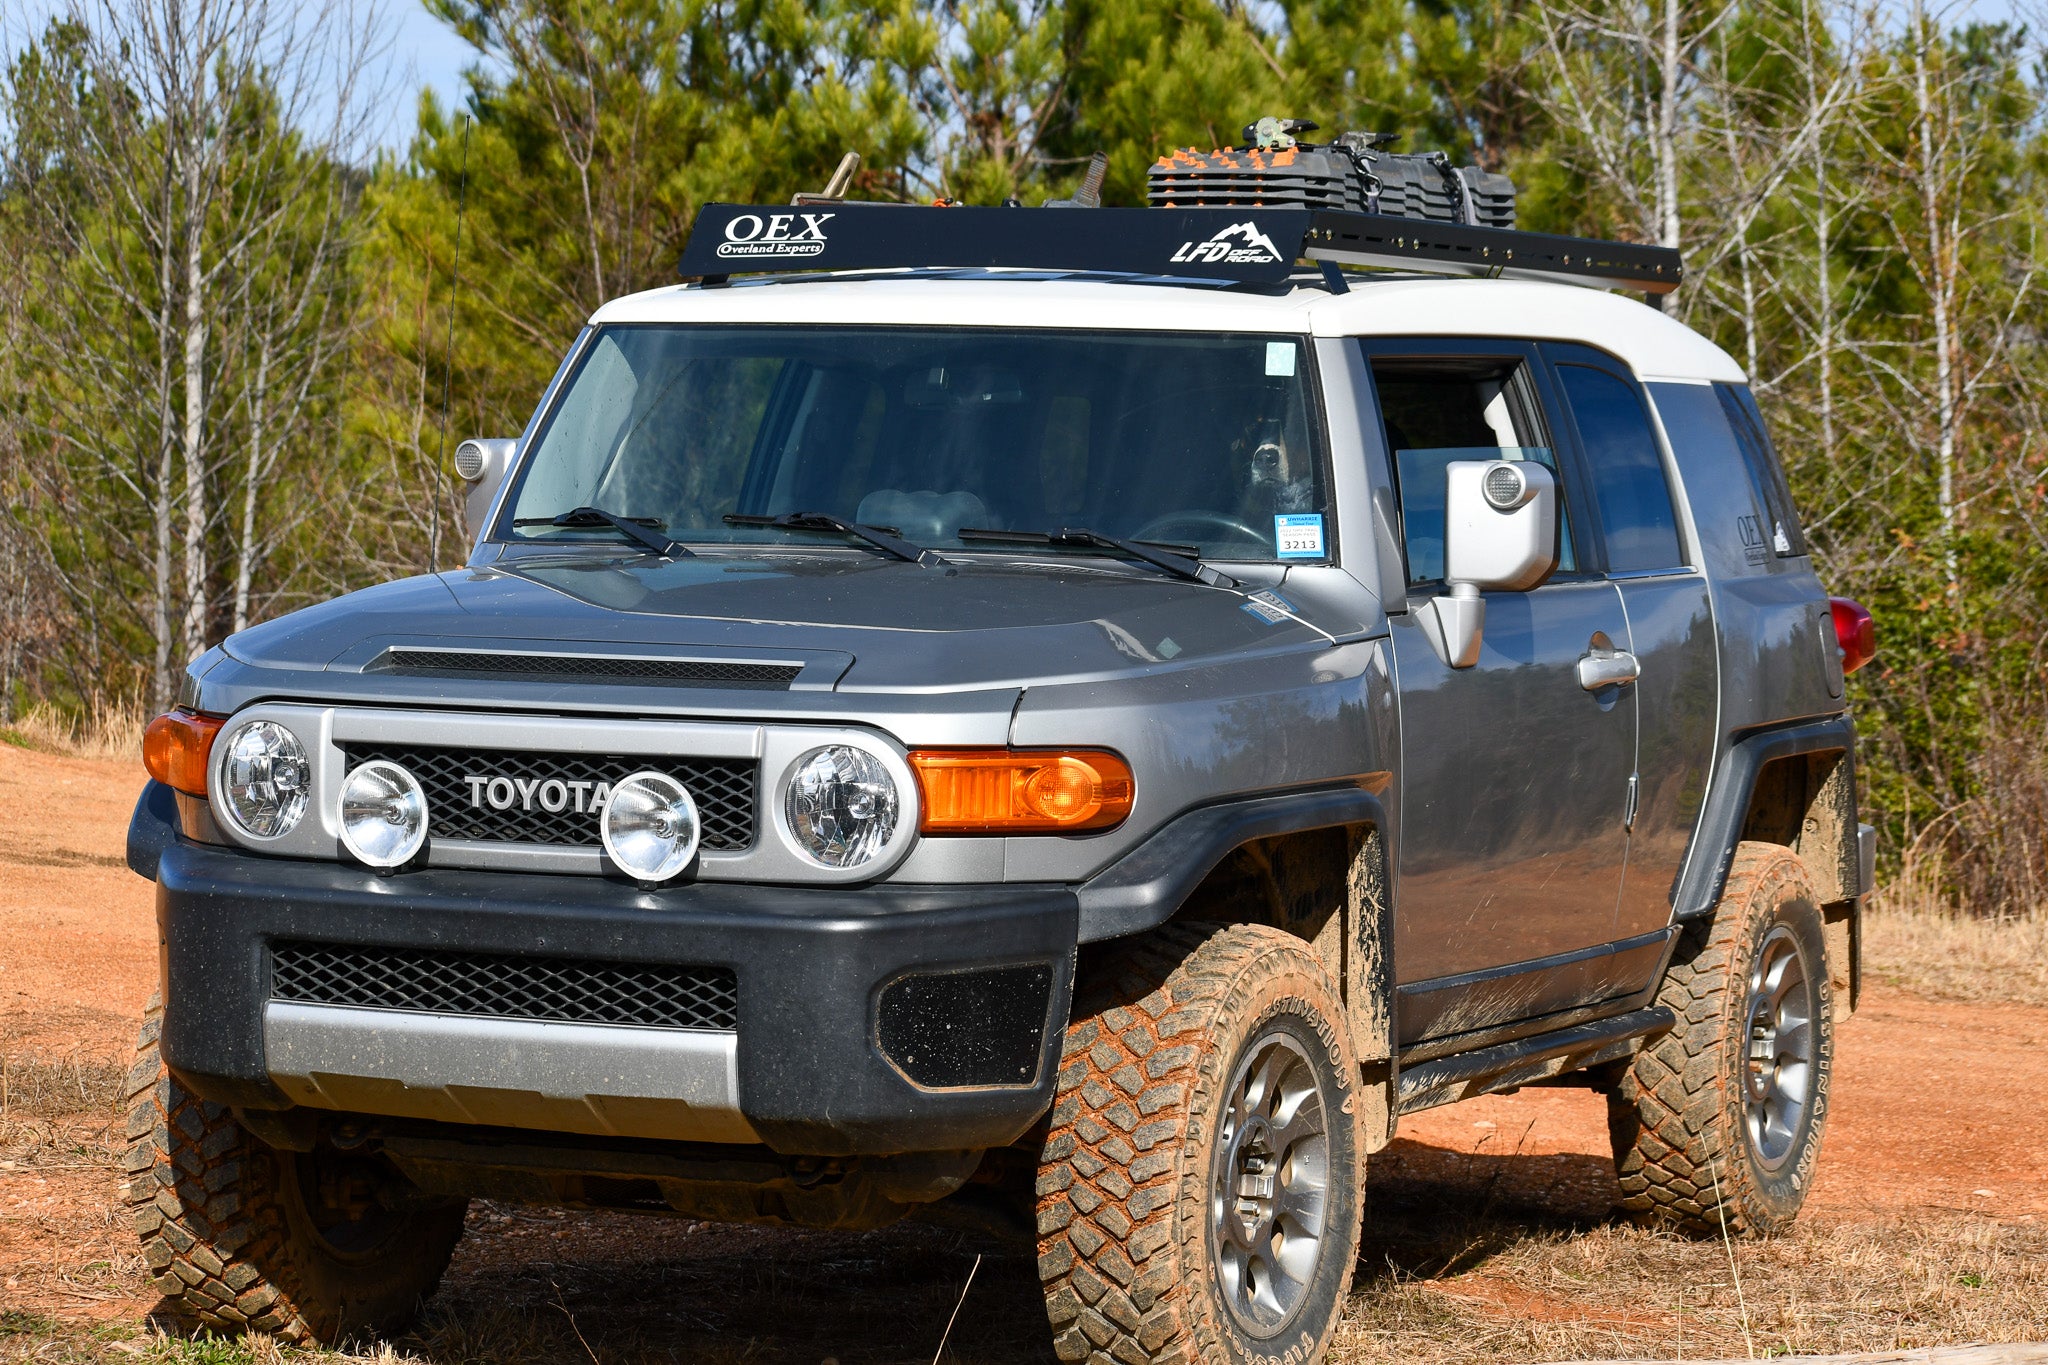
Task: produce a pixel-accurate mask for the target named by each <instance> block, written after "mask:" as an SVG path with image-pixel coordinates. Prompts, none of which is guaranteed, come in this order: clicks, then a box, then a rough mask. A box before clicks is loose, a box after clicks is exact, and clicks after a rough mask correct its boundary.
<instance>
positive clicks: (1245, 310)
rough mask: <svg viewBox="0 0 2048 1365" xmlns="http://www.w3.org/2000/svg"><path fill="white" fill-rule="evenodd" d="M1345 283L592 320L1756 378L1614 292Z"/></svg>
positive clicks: (964, 296) (754, 304) (778, 290)
mask: <svg viewBox="0 0 2048 1365" xmlns="http://www.w3.org/2000/svg"><path fill="white" fill-rule="evenodd" d="M1345 278H1346V280H1347V282H1348V283H1349V284H1350V286H1351V290H1350V292H1349V293H1346V294H1332V293H1330V292H1329V291H1328V290H1327V289H1324V288H1321V287H1320V286H1317V285H1309V284H1298V285H1296V286H1295V287H1294V288H1292V289H1289V290H1287V291H1286V292H1279V291H1273V292H1265V293H1261V292H1254V291H1249V290H1235V289H1221V288H1216V287H1213V286H1208V287H1205V286H1199V285H1195V286H1189V285H1173V284H1164V283H1159V282H1144V281H1139V280H1120V279H1116V278H1113V277H1100V276H1097V277H1088V276H1066V275H1047V274H1045V273H1042V272H1030V271H1016V272H1007V271H995V270H991V271H957V272H933V273H925V274H917V273H912V272H902V273H898V274H881V275H875V274H863V275H857V276H834V275H812V276H800V277H783V278H771V279H766V280H758V281H757V280H743V281H741V282H739V283H736V284H733V285H730V286H726V287H723V288H716V289H705V288H702V287H699V286H695V285H670V286H668V287H666V288H663V289H651V290H648V291H647V292H646V293H643V294H632V295H628V296H627V297H625V298H622V299H614V300H613V301H612V302H610V303H608V304H606V305H604V307H602V308H600V309H598V310H597V312H596V313H595V314H594V315H593V316H592V317H591V321H592V322H593V323H616V322H700V323H712V322H724V323H730V322H759V323H785V324H786V323H818V324H835V323H836V324H841V325H846V324H867V325H871V326H873V325H886V326H911V327H963V326H965V327H1002V328H1033V327H1037V328H1080V329H1103V330H1123V331H1176V332H1180V331H1193V332H1285V333H1292V334H1294V335H1303V334H1306V335H1310V336H1322V337H1341V336H1444V337H1512V338H1518V339H1530V340H1540V341H1576V342H1580V343H1583V344H1584V345H1587V346H1594V347H1598V348H1599V349H1601V350H1604V351H1606V352H1608V353H1610V354H1612V355H1614V356H1617V357H1619V358H1620V359H1622V360H1623V361H1626V362H1627V363H1628V365H1629V368H1631V369H1632V370H1634V371H1635V372H1636V374H1637V376H1638V377H1640V378H1642V379H1645V380H1653V379H1676V380H1690V381H1693V382H1701V381H1707V380H1728V381H1738V382H1739V381H1740V380H1741V379H1742V378H1743V373H1742V368H1741V367H1740V366H1738V365H1737V364H1736V363H1735V361H1734V360H1733V359H1731V358H1730V357H1729V355H1728V353H1727V352H1725V351H1723V350H1722V349H1721V348H1720V347H1718V346H1716V345H1714V343H1713V342H1711V341H1708V340H1707V339H1706V338H1705V337H1703V336H1701V335H1700V334H1699V333H1697V332H1695V331H1693V330H1692V329H1691V328H1690V327H1687V326H1686V325H1685V324H1684V323H1681V322H1679V321H1677V320H1676V319H1675V318H1671V317H1667V316H1666V315H1665V314H1663V313H1660V312H1658V311H1657V310H1656V309H1654V308H1650V307H1648V306H1646V305H1645V304H1643V303H1642V302H1640V301H1639V300H1637V299H1634V298H1630V297H1625V296H1622V295H1619V294H1611V293H1608V292H1606V291H1604V290H1600V289H1590V288H1586V287H1584V286H1580V285H1571V284H1552V283H1545V282H1539V281H1532V280H1477V279H1449V278H1441V277H1429V276H1412V275H1359V274H1350V275H1347V276H1346V277H1345Z"/></svg>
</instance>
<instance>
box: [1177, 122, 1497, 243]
mask: <svg viewBox="0 0 2048 1365" xmlns="http://www.w3.org/2000/svg"><path fill="white" fill-rule="evenodd" d="M1315 126H1316V125H1315V124H1313V123H1310V122H1308V121H1307V120H1305V119H1274V118H1262V119H1260V120H1259V121H1258V122H1257V123H1255V124H1253V125H1251V126H1250V127H1248V128H1246V129H1245V130H1244V131H1245V142H1246V143H1247V144H1249V145H1247V146H1245V147H1241V148H1240V147H1227V148H1222V149H1220V150H1217V151H1213V152H1200V151H1197V150H1195V149H1194V148H1193V147H1189V148H1187V149H1185V150H1182V151H1176V152H1173V153H1172V154H1170V155H1168V156H1162V157H1160V158H1159V160H1157V161H1155V162H1154V163H1153V164H1152V169H1151V170H1150V171H1149V172H1147V175H1146V190H1145V193H1146V198H1147V200H1148V201H1149V202H1150V203H1152V204H1153V205H1154V206H1155V207H1162V208H1199V207H1209V206H1217V207H1223V206H1249V205H1261V206H1271V207H1273V208H1306V209H1337V210H1341V211H1344V212H1349V213H1378V214H1385V215H1387V216H1388V217H1393V218H1424V219H1428V220H1430V221H1433V222H1439V223H1463V224H1465V225H1466V226H1468V227H1489V228H1512V227H1514V225H1515V185H1514V182H1513V181H1512V180H1509V179H1508V178H1507V177H1506V176H1504V175H1495V174H1493V173H1492V172H1489V171H1482V170H1480V169H1479V168H1478V167H1477V166H1452V165H1451V159H1450V158H1449V157H1447V156H1445V155H1444V154H1443V153H1442V152H1410V153H1402V152H1390V151H1386V150H1384V148H1385V147H1386V145H1387V143H1389V142H1390V141H1392V138H1391V137H1390V136H1389V135H1387V134H1384V133H1344V134H1342V135H1340V136H1339V137H1338V138H1336V140H1334V141H1332V142H1330V143H1328V144H1326V145H1323V146H1317V145H1315V144H1314V143H1309V142H1300V141H1297V140H1296V139H1295V137H1294V134H1296V133H1301V132H1309V131H1312V130H1313V129H1314V128H1315Z"/></svg>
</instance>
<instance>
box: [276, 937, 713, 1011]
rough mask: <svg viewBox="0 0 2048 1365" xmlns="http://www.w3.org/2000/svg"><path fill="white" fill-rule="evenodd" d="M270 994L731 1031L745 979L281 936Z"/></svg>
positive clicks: (309, 1000) (314, 1001)
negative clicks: (284, 939)
mask: <svg viewBox="0 0 2048 1365" xmlns="http://www.w3.org/2000/svg"><path fill="white" fill-rule="evenodd" d="M270 995H271V998H272V999H274V1000H286V1001H291V1002H293V1003H297V1004H308V1005H356V1006H361V1007H363V1008H366V1009H385V1010H419V1011H425V1012H429V1013H433V1014H463V1015H471V1016H475V1017H480V1018H489V1019H540V1020H548V1021H552V1022H556V1023H570V1024H629V1025H634V1026H637V1027H641V1028H672V1029H718V1030H725V1031H730V1030H732V1029H734V1028H736V1027H737V1026H738V1021H739V983H738V981H737V980H736V979H735V978H734V976H733V973H732V971H731V970H730V969H728V968H725V967H677V966H668V965H665V964H648V963H624V962H583V961H576V960H574V959H568V958H546V957H512V956H507V955H500V954H492V953H456V952H441V951H436V950H431V949H419V948H362V947H353V946H348V945H343V944H326V943H279V944H275V945H273V946H272V948H271V950H270Z"/></svg>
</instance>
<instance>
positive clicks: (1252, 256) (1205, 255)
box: [1171, 222, 1281, 265]
mask: <svg viewBox="0 0 2048 1365" xmlns="http://www.w3.org/2000/svg"><path fill="white" fill-rule="evenodd" d="M1171 259H1172V260H1173V261H1175V262H1176V263H1179V262H1191V263H1194V264H1199V265H1213V264H1216V263H1218V262H1228V263H1229V264H1231V265H1271V264H1272V263H1273V262H1275V261H1277V260H1280V259H1281V255H1280V248H1279V247H1277V246H1274V245H1273V239H1272V238H1271V237H1268V236H1267V235H1266V234H1265V233H1263V232H1261V231H1259V225H1258V224H1257V223H1252V222H1243V223H1232V224H1231V225H1230V226H1229V227H1227V228H1225V229H1223V231H1221V232H1219V233H1217V234H1216V235H1215V236H1214V237H1211V238H1210V239H1209V240H1208V241H1206V242H1182V243H1181V246H1180V250H1178V251H1176V252H1174V253H1173V256H1172V257H1171Z"/></svg>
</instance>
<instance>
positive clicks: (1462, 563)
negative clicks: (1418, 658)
mask: <svg viewBox="0 0 2048 1365" xmlns="http://www.w3.org/2000/svg"><path fill="white" fill-rule="evenodd" d="M1444 479H1445V486H1444V585H1445V587H1446V588H1447V589H1448V590H1447V591H1445V592H1442V593H1439V594H1437V595H1436V596H1435V597H1433V598H1431V599H1430V600H1429V601H1428V602H1426V603H1424V604H1423V606H1422V609H1421V611H1420V612H1419V619H1420V622H1421V625H1422V627H1423V630H1424V631H1425V632H1426V633H1427V634H1428V635H1429V641H1430V643H1431V644H1432V645H1434V646H1435V647H1436V652H1437V656H1438V657H1439V658H1441V659H1442V660H1443V661H1444V662H1445V663H1446V664H1449V665H1450V666H1451V667H1452V668H1470V667H1472V665H1474V664H1476V663H1478V662H1479V644H1480V639H1481V636H1482V634H1483V632H1484V630H1485V628H1486V599H1485V598H1484V597H1481V596H1480V594H1481V593H1482V592H1488V591H1495V592H1527V591H1528V590H1529V589H1531V588H1534V587H1538V586H1540V585H1541V584H1542V583H1543V581H1544V580H1545V579H1547V578H1549V577H1550V575H1551V574H1553V573H1555V572H1556V571H1557V475H1556V474H1554V473H1552V472H1551V471H1550V469H1549V468H1548V467H1547V466H1544V465H1540V464H1537V463H1535V462H1534V461H1532V460H1454V461H1452V462H1451V463H1450V464H1447V465H1445V466H1444Z"/></svg>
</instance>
